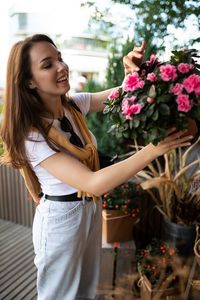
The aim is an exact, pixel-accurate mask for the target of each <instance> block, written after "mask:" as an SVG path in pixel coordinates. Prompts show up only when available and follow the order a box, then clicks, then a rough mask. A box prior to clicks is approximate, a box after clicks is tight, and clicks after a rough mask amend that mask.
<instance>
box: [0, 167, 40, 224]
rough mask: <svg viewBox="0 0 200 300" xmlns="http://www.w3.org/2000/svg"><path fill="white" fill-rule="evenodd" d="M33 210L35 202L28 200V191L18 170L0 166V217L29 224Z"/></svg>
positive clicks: (31, 220)
mask: <svg viewBox="0 0 200 300" xmlns="http://www.w3.org/2000/svg"><path fill="white" fill-rule="evenodd" d="M34 211H35V204H34V202H33V201H32V200H29V197H28V191H27V189H26V187H25V185H24V182H23V178H22V177H21V175H20V174H19V171H18V170H15V169H13V168H11V167H7V166H0V218H1V219H4V220H9V221H12V222H14V223H17V224H21V225H25V226H31V225H32V222H33V216H34Z"/></svg>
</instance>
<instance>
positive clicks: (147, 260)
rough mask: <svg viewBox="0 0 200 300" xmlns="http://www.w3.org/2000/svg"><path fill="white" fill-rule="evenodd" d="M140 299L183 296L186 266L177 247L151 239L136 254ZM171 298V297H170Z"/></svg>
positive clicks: (186, 272) (148, 299)
mask: <svg viewBox="0 0 200 300" xmlns="http://www.w3.org/2000/svg"><path fill="white" fill-rule="evenodd" d="M136 262H137V269H138V272H139V277H140V278H139V281H138V282H137V285H138V286H139V287H140V296H141V300H150V299H168V297H169V296H173V295H174V296H175V297H176V298H172V299H177V294H178V295H179V296H180V298H181V299H182V297H181V296H183V294H184V285H185V282H186V280H187V274H188V271H189V269H188V267H187V266H186V265H183V262H182V260H180V258H179V256H178V253H177V249H176V248H173V247H171V246H170V245H169V244H168V243H164V242H163V241H161V240H159V239H156V238H154V239H152V241H151V243H149V244H148V245H147V247H146V248H145V249H140V250H138V251H137V254H136ZM170 299H171V298H170Z"/></svg>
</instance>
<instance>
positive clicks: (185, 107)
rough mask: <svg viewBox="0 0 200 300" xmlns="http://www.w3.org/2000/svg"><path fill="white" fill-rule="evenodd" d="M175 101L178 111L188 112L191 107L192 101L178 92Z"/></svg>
mask: <svg viewBox="0 0 200 300" xmlns="http://www.w3.org/2000/svg"><path fill="white" fill-rule="evenodd" d="M176 103H177V104H178V111H184V112H188V111H190V110H191V108H192V101H191V100H189V96H188V95H184V94H179V95H178V96H177V99H176Z"/></svg>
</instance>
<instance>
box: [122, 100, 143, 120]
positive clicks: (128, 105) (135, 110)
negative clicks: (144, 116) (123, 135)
mask: <svg viewBox="0 0 200 300" xmlns="http://www.w3.org/2000/svg"><path fill="white" fill-rule="evenodd" d="M134 101H135V97H131V98H125V99H124V100H123V101H122V114H123V115H125V116H126V119H129V120H132V115H134V114H139V113H140V111H141V109H142V106H141V104H139V103H136V104H135V103H134Z"/></svg>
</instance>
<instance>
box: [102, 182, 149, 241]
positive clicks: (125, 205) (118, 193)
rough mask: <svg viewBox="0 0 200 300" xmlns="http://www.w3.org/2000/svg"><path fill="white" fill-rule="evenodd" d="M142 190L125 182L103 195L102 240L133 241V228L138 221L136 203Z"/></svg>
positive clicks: (137, 185) (139, 199)
mask: <svg viewBox="0 0 200 300" xmlns="http://www.w3.org/2000/svg"><path fill="white" fill-rule="evenodd" d="M142 195H143V193H142V189H141V187H140V185H139V184H136V183H134V182H131V181H129V182H127V183H124V184H122V185H121V186H119V187H117V188H115V189H114V190H112V191H110V192H109V193H106V194H104V195H103V199H102V200H103V212H102V216H103V240H104V241H106V242H108V243H112V242H125V241H128V240H132V239H133V226H134V224H135V223H136V222H138V220H139V215H140V212H139V208H138V202H139V201H141V197H142Z"/></svg>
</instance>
